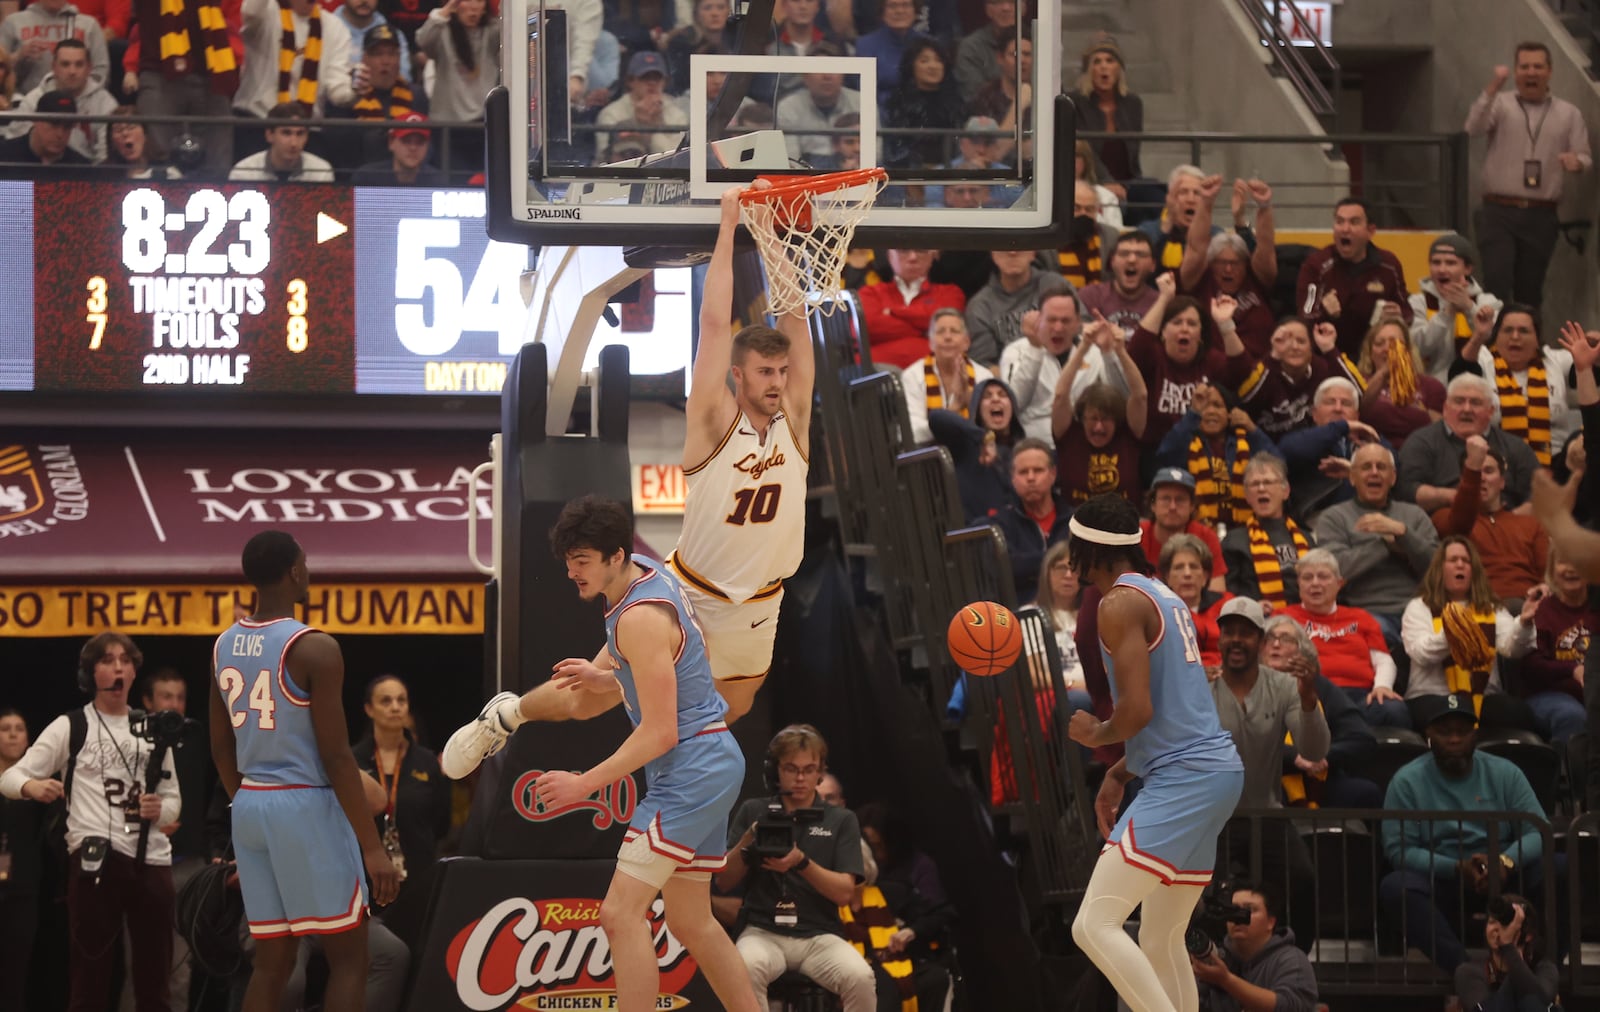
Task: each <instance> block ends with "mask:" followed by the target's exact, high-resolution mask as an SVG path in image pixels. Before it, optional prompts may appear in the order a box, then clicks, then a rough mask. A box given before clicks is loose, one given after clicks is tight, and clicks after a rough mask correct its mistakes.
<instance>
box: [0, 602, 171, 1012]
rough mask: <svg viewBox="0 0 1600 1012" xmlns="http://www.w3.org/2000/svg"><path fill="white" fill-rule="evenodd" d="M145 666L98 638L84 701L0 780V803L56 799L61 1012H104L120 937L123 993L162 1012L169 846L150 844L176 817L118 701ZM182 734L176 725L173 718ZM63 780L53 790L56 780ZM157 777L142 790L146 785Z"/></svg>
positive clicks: (87, 661) (137, 726) (128, 646)
mask: <svg viewBox="0 0 1600 1012" xmlns="http://www.w3.org/2000/svg"><path fill="white" fill-rule="evenodd" d="M143 662H144V657H143V656H142V655H141V654H140V653H139V648H138V647H137V646H135V645H134V643H133V640H131V639H129V638H128V637H127V636H125V635H124V634H122V633H119V632H103V633H100V634H99V635H98V636H95V637H93V638H91V639H90V640H89V641H88V642H87V643H85V644H84V645H83V649H82V650H81V651H80V652H79V655H78V687H79V688H80V689H81V690H82V691H83V692H84V693H86V694H88V695H90V696H91V697H92V699H91V700H90V702H89V703H88V704H87V705H85V706H84V707H83V708H82V709H81V710H72V711H69V712H68V713H65V714H63V715H61V716H60V717H57V718H56V719H55V720H53V721H51V722H50V725H49V726H48V727H46V728H45V729H44V732H43V733H42V734H40V735H39V739H38V741H36V742H34V744H33V746H32V747H31V748H29V749H28V751H27V752H26V753H25V754H24V755H23V757H22V759H21V760H19V761H18V762H17V763H16V764H15V765H14V766H12V767H11V768H10V769H8V770H6V772H5V774H4V776H0V793H3V794H4V795H5V796H6V797H8V798H28V799H29V800H32V801H42V802H50V801H54V800H55V799H56V798H59V797H62V796H63V795H65V796H66V799H67V851H68V855H69V859H70V864H69V866H68V868H69V870H68V875H69V876H70V877H69V879H68V882H67V924H68V928H69V934H70V938H71V942H70V944H71V950H70V956H71V970H72V980H71V985H70V988H71V989H70V998H69V1002H68V1006H67V1008H68V1012H103V1010H104V1009H105V1008H106V1007H107V1006H108V1004H109V1003H110V1002H111V999H112V995H111V981H112V975H113V973H114V971H115V968H116V965H117V963H118V962H119V961H120V959H121V955H122V953H121V951H120V950H119V949H118V948H117V938H118V936H119V935H120V934H121V933H122V932H123V930H124V922H126V931H127V933H128V935H129V937H130V938H132V939H133V966H132V976H133V990H134V994H135V996H136V998H137V1003H138V1008H139V1012H164V1010H167V1009H169V1008H170V1007H171V1006H170V1004H169V1003H168V988H167V978H168V974H169V971H170V968H171V966H172V927H173V920H174V916H173V887H172V868H171V864H172V845H171V844H170V843H169V842H168V840H167V837H166V834H164V833H161V832H159V831H155V832H151V831H150V830H151V829H152V828H153V827H155V826H164V825H167V824H168V823H171V822H172V821H173V820H175V819H177V818H178V812H179V810H180V807H181V798H180V796H179V788H178V779H177V776H176V775H175V772H174V768H173V762H172V753H171V752H170V751H169V752H167V753H166V754H165V755H164V756H163V757H162V759H161V762H160V767H159V769H158V770H154V771H152V770H151V769H149V767H150V765H151V762H150V761H151V759H152V757H153V756H155V755H156V753H157V746H156V745H155V744H154V743H153V742H152V741H151V740H149V739H148V738H144V737H140V735H139V732H140V731H141V730H143V731H145V732H146V733H152V730H153V729H151V728H149V726H148V723H147V722H146V721H144V720H142V719H140V720H132V719H130V718H131V717H140V718H142V717H143V716H144V715H143V712H142V711H131V710H130V709H129V707H128V692H129V690H130V689H131V688H132V686H133V679H134V674H135V672H136V671H137V670H138V668H139V665H140V664H142V663H143ZM180 726H181V717H180ZM62 771H65V772H64V774H63V776H62V779H59V780H58V779H56V774H58V773H61V772H62ZM153 772H154V773H157V774H158V777H157V781H156V784H155V786H154V787H153V788H152V787H150V786H149V784H150V775H151V773H153Z"/></svg>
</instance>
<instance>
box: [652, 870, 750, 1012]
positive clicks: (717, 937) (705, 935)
mask: <svg viewBox="0 0 1600 1012" xmlns="http://www.w3.org/2000/svg"><path fill="white" fill-rule="evenodd" d="M661 897H662V899H663V900H665V901H666V907H667V927H668V928H670V929H671V930H672V934H673V936H674V937H676V938H677V939H678V941H680V942H682V943H683V944H684V946H685V947H686V948H687V949H688V950H689V954H690V955H691V956H693V957H694V961H695V962H696V963H698V964H700V972H701V973H704V974H705V975H706V980H707V981H709V982H710V984H711V990H713V991H715V992H716V994H717V1001H719V1002H721V1004H722V1007H723V1008H725V1009H727V1010H728V1012H758V1010H759V1009H760V1008H761V1006H760V1005H758V1004H757V1003H756V992H755V989H754V988H753V987H751V986H750V971H749V970H748V969H747V968H746V967H745V965H744V957H743V956H741V955H739V950H738V949H737V948H735V947H734V944H733V939H731V938H729V937H728V933H727V932H726V931H724V930H723V929H722V925H721V924H719V923H717V919H716V918H715V917H714V916H712V913H711V873H710V872H706V871H680V872H678V873H676V874H675V875H673V876H672V877H671V878H669V879H667V883H666V885H664V886H662V887H661Z"/></svg>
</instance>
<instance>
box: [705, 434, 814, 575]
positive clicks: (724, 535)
mask: <svg viewBox="0 0 1600 1012" xmlns="http://www.w3.org/2000/svg"><path fill="white" fill-rule="evenodd" d="M809 468H810V461H809V460H808V459H807V458H806V454H805V450H804V448H802V447H801V445H800V438H799V435H798V434H797V433H796V432H795V431H794V428H793V427H792V426H791V425H790V424H789V416H788V415H787V414H786V413H783V412H779V413H778V414H777V415H774V416H773V419H772V421H771V423H770V424H769V425H768V426H767V436H766V439H765V441H763V440H762V438H761V437H760V436H758V435H756V427H755V426H754V425H751V424H750V421H749V419H747V418H746V417H745V416H744V413H743V412H740V413H739V414H738V416H737V417H736V418H734V421H733V424H732V425H731V426H729V427H728V432H727V434H726V435H725V436H723V437H722V441H721V442H720V443H718V444H717V448H716V449H715V450H713V451H711V455H710V456H709V457H707V458H706V459H705V460H704V461H702V462H700V463H699V464H696V465H695V466H693V467H686V468H684V472H683V473H684V482H685V486H686V488H685V492H684V506H683V532H682V534H680V535H679V536H678V549H677V555H676V561H677V563H678V564H679V566H680V570H679V571H680V572H681V573H682V574H683V576H684V578H685V580H686V581H687V582H688V583H689V585H690V586H691V587H695V588H697V589H699V590H701V591H704V592H706V593H709V594H712V595H713V596H720V597H725V598H727V599H728V600H730V601H733V602H735V603H743V602H745V601H748V600H749V599H750V598H751V597H753V596H755V595H756V594H757V593H758V592H759V591H761V590H764V589H766V588H768V587H770V586H772V585H773V584H775V583H777V582H778V581H780V580H782V579H783V578H785V577H787V576H790V575H791V574H793V573H794V571H795V569H797V568H798V567H799V565H800V558H801V556H802V555H803V554H804V551H805V509H806V506H805V503H806V472H807V470H808V469H809Z"/></svg>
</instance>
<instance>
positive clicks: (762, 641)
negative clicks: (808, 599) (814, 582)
mask: <svg viewBox="0 0 1600 1012" xmlns="http://www.w3.org/2000/svg"><path fill="white" fill-rule="evenodd" d="M683 592H684V596H685V597H687V598H688V599H689V605H690V607H691V608H693V609H694V616H695V619H696V620H698V621H699V623H700V631H701V632H703V633H704V634H705V637H706V654H707V656H708V657H709V658H710V660H711V677H712V678H714V679H716V680H717V681H719V682H726V681H739V680H742V679H746V678H761V677H764V676H765V675H766V673H767V669H768V668H770V667H772V643H773V640H774V639H776V638H777V634H778V608H779V607H780V606H781V605H782V604H783V588H782V587H779V588H778V590H777V592H776V593H774V594H771V595H770V596H767V597H757V598H752V599H751V600H749V601H746V602H745V603H743V604H734V603H733V602H731V601H729V600H727V599H725V598H720V597H712V596H711V595H710V594H707V593H705V592H703V591H701V590H700V589H699V588H697V587H695V586H694V585H693V584H690V583H687V582H685V583H684V584H683Z"/></svg>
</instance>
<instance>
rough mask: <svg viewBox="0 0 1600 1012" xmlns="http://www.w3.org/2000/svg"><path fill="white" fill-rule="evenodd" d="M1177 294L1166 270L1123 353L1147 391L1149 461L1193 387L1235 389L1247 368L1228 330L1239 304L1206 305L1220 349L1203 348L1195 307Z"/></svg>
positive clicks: (1223, 300)
mask: <svg viewBox="0 0 1600 1012" xmlns="http://www.w3.org/2000/svg"><path fill="white" fill-rule="evenodd" d="M1177 291H1178V282H1177V279H1176V278H1175V277H1173V274H1172V272H1171V271H1168V272H1167V273H1166V274H1163V275H1161V276H1160V277H1158V278H1156V301H1155V303H1154V304H1153V305H1152V306H1151V307H1150V311H1149V312H1147V313H1145V314H1144V319H1142V320H1140V321H1139V326H1138V329H1136V330H1135V331H1134V332H1133V337H1131V338H1129V339H1128V354H1129V356H1131V357H1132V358H1133V361H1134V364H1136V365H1137V366H1138V367H1139V372H1140V374H1142V375H1143V376H1144V380H1145V385H1146V386H1147V387H1148V389H1149V398H1150V409H1149V411H1150V414H1149V420H1148V421H1147V422H1146V424H1145V429H1144V445H1145V446H1146V447H1147V448H1148V449H1149V450H1150V451H1151V452H1150V454H1149V459H1152V460H1153V459H1154V457H1155V453H1154V451H1155V449H1156V448H1157V447H1159V446H1160V445H1161V440H1162V438H1163V437H1165V436H1166V434H1167V433H1168V432H1170V431H1171V430H1172V427H1173V426H1174V425H1176V424H1177V422H1178V419H1180V418H1182V417H1183V416H1184V414H1185V413H1186V412H1188V410H1189V405H1190V403H1191V402H1193V400H1194V391H1195V387H1197V386H1199V385H1200V384H1202V383H1209V384H1211V385H1214V386H1225V387H1227V388H1228V389H1230V390H1237V389H1239V384H1240V383H1242V382H1243V381H1244V379H1245V377H1246V376H1247V375H1248V374H1249V371H1250V367H1251V365H1252V362H1251V361H1250V358H1249V356H1247V355H1246V354H1245V350H1244V342H1243V341H1241V340H1239V333H1238V331H1237V329H1235V327H1234V325H1233V314H1234V311H1235V310H1236V309H1237V308H1238V303H1236V302H1235V301H1234V300H1233V298H1232V297H1231V296H1227V295H1219V296H1217V297H1216V298H1215V299H1213V300H1212V301H1211V305H1210V307H1209V308H1210V311H1211V320H1212V322H1213V323H1215V324H1216V327H1217V333H1219V334H1221V335H1222V344H1223V347H1222V348H1221V349H1218V348H1207V347H1206V346H1205V342H1204V341H1203V340H1202V339H1201V329H1202V321H1201V317H1200V314H1201V312H1202V308H1201V306H1200V303H1198V302H1196V301H1195V300H1194V299H1192V298H1190V297H1189V296H1187V295H1179V294H1177Z"/></svg>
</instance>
